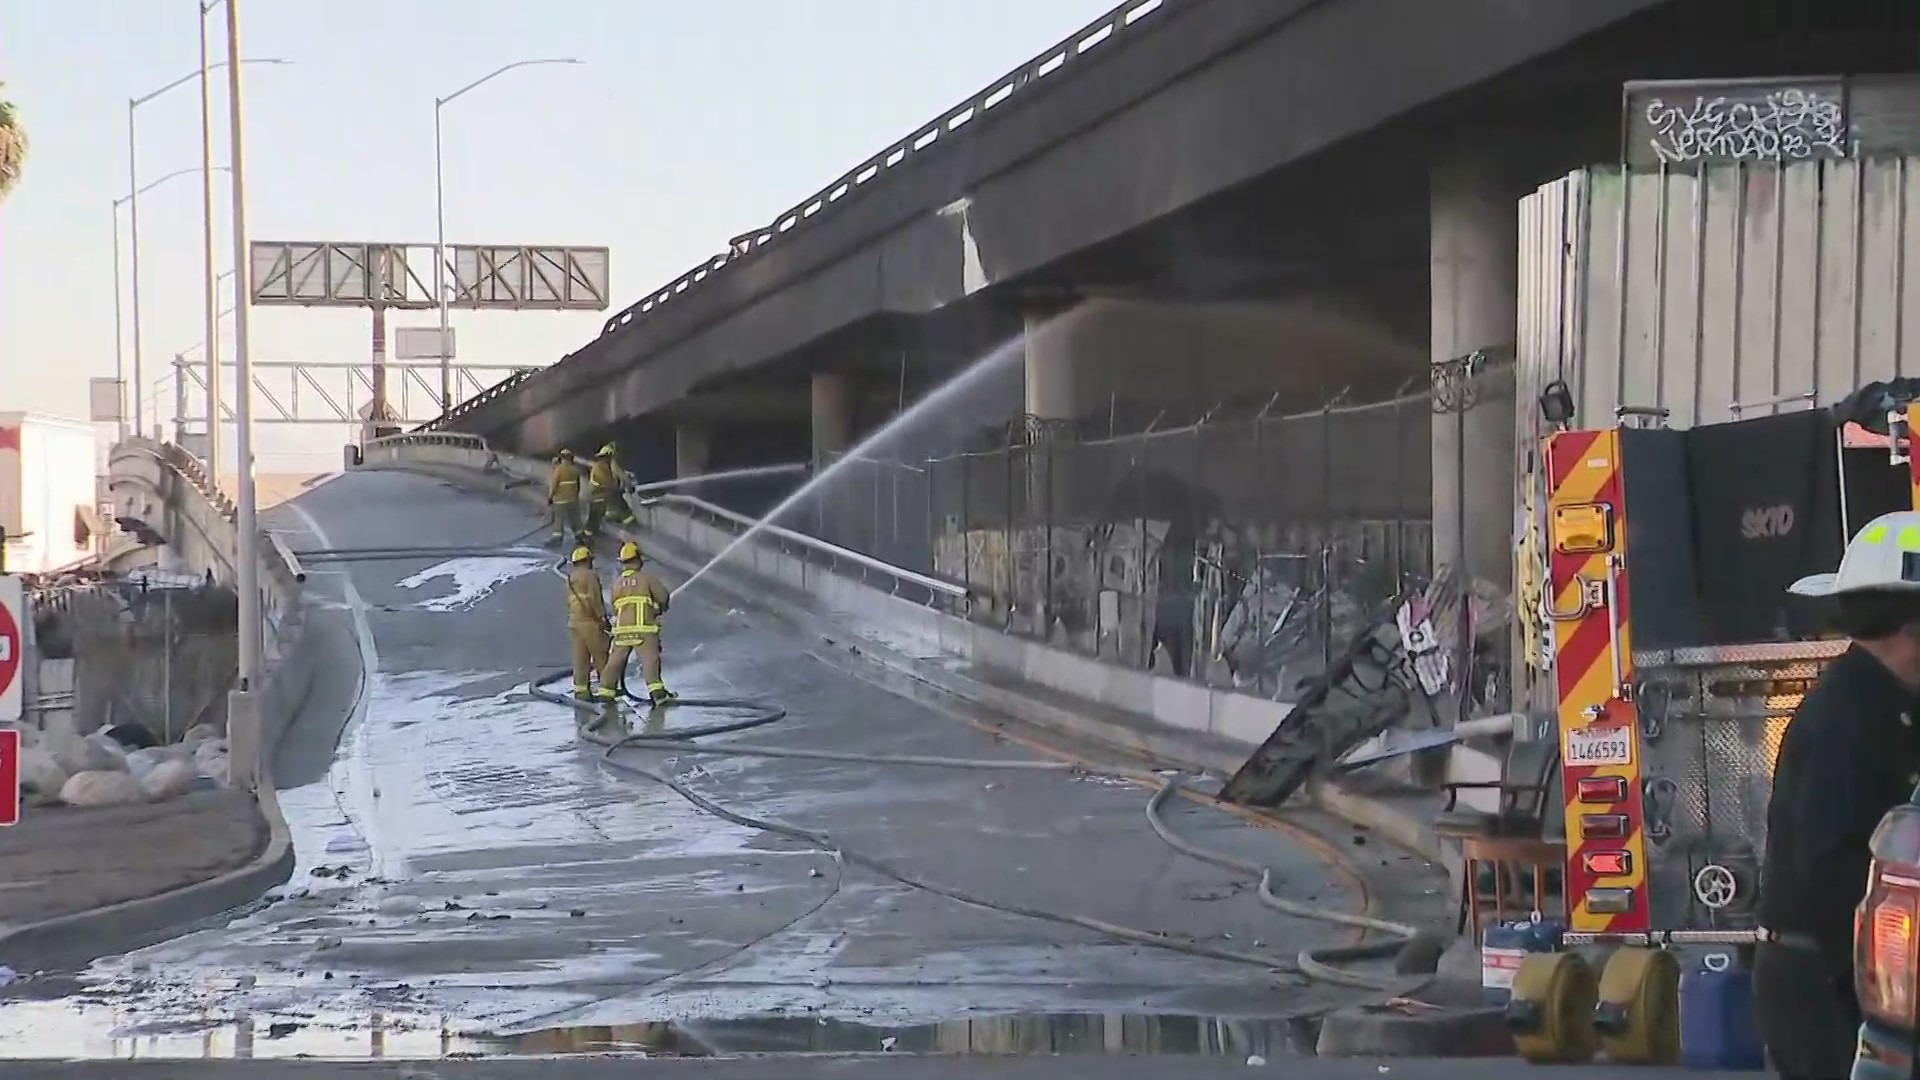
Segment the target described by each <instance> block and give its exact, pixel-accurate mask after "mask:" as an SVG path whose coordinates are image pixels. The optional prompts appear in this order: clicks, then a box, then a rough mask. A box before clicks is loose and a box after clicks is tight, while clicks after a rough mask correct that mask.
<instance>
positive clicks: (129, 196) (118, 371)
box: [113, 165, 231, 439]
mask: <svg viewBox="0 0 1920 1080" xmlns="http://www.w3.org/2000/svg"><path fill="white" fill-rule="evenodd" d="M200 171H201V170H199V169H175V170H174V171H173V172H170V173H168V174H167V175H165V176H163V177H161V178H159V179H158V180H149V181H148V182H147V183H146V184H144V185H142V186H141V187H139V188H137V189H131V190H129V191H128V192H127V193H126V194H125V195H122V196H120V197H119V198H117V199H115V200H113V330H114V333H113V376H114V378H115V379H117V380H119V382H120V412H121V414H122V415H121V417H120V430H119V435H120V438H122V439H125V438H126V437H127V417H126V415H125V413H126V410H127V395H128V387H129V386H131V387H132V395H133V406H134V410H135V416H136V420H137V418H138V416H139V414H140V412H141V411H142V408H143V404H144V401H143V398H142V396H141V390H140V386H141V382H140V372H139V370H138V369H137V367H136V370H135V372H134V378H133V381H132V382H131V383H129V382H128V381H127V367H126V354H125V351H124V341H125V338H126V334H125V331H124V324H123V323H122V322H121V312H120V207H122V206H131V205H132V204H133V203H134V202H135V201H136V200H137V199H138V198H139V196H141V195H145V194H146V193H147V192H149V191H152V190H153V189H154V188H157V187H159V186H160V185H161V184H164V183H166V182H167V181H169V180H172V179H175V178H177V177H181V176H185V175H187V174H188V173H194V172H200ZM230 171H231V170H230V169H228V168H227V167H226V166H225V165H215V166H213V167H212V168H210V169H207V170H206V172H207V173H208V174H209V175H211V174H212V173H216V172H230ZM139 301H140V292H139V284H138V282H137V281H136V283H135V286H134V303H135V305H136V306H135V307H134V309H133V310H134V327H135V329H136V330H137V329H138V328H139V325H140V309H139V307H138V304H139ZM133 433H134V434H135V435H141V436H144V435H146V432H145V431H142V430H141V429H140V427H139V426H138V424H137V422H136V425H135V427H134V429H133Z"/></svg>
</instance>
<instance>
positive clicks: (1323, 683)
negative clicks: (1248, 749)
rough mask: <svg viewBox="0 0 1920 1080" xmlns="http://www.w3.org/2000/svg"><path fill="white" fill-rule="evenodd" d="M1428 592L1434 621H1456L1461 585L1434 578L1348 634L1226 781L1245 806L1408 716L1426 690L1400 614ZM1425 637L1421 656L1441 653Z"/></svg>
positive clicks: (1272, 795)
mask: <svg viewBox="0 0 1920 1080" xmlns="http://www.w3.org/2000/svg"><path fill="white" fill-rule="evenodd" d="M1422 597H1424V598H1425V599H1426V601H1427V603H1428V605H1429V608H1428V610H1429V611H1430V615H1429V616H1428V618H1429V619H1430V620H1431V623H1432V625H1434V626H1443V625H1449V624H1451V623H1453V622H1456V621H1457V620H1456V619H1454V618H1453V617H1452V616H1453V614H1454V613H1456V612H1457V611H1458V604H1459V591H1458V589H1457V588H1454V587H1453V586H1452V585H1450V584H1448V583H1446V582H1435V583H1433V584H1431V585H1429V586H1428V587H1427V588H1426V589H1425V590H1424V591H1423V592H1422V593H1416V594H1413V596H1411V597H1408V596H1401V597H1396V598H1395V599H1394V601H1393V602H1391V603H1389V604H1387V605H1386V606H1385V608H1384V613H1383V614H1381V615H1379V616H1377V617H1376V618H1375V619H1374V620H1373V621H1371V622H1370V623H1369V624H1368V625H1367V626H1366V628H1365V629H1363V630H1361V631H1360V632H1359V633H1357V634H1355V635H1354V636H1353V637H1352V638H1351V639H1349V640H1348V642H1347V643H1346V646H1345V647H1344V648H1343V649H1341V650H1340V651H1339V652H1338V653H1336V654H1335V655H1334V657H1333V661H1332V663H1331V664H1329V665H1328V667H1327V670H1326V671H1325V672H1323V673H1322V674H1320V675H1317V676H1315V677H1313V678H1311V679H1309V680H1307V681H1306V682H1305V683H1304V685H1302V687H1301V690H1300V696H1299V700H1298V701H1297V703H1296V704H1295V705H1294V707H1293V710H1292V711H1291V712H1289V713H1288V714H1287V716H1286V719H1284V720H1282V721H1281V722H1280V726H1278V727H1276V728H1274V729H1273V733H1272V734H1271V735H1268V736H1267V738H1266V740H1265V741H1264V742H1262V743H1261V744H1260V748H1259V749H1258V750H1255V751H1254V752H1253V755H1252V756H1251V757H1249V758H1247V760H1246V762H1245V763H1244V764H1242V765H1241V766H1240V768H1239V769H1238V770H1237V771H1236V772H1235V773H1234V774H1233V778H1232V779H1231V780H1229V781H1228V782H1227V786H1226V788H1225V789H1224V790H1223V792H1222V795H1223V796H1224V797H1225V798H1226V799H1227V801H1229V802H1234V803H1239V804H1241V805H1245V806H1268V807H1272V806H1279V805H1280V804H1282V803H1284V802H1286V801H1287V799H1289V798H1291V797H1292V796H1293V794H1294V793H1295V792H1297V791H1299V790H1300V789H1301V788H1302V787H1304V786H1306V783H1307V781H1309V780H1311V779H1312V778H1313V777H1314V776H1315V775H1317V774H1319V773H1321V772H1323V771H1326V770H1329V769H1332V768H1334V767H1335V766H1336V765H1337V763H1338V762H1339V761H1340V759H1341V758H1343V757H1345V756H1346V755H1347V754H1348V753H1350V752H1351V751H1353V750H1354V749H1355V748H1357V747H1358V746H1360V744H1362V743H1364V742H1366V741H1367V740H1368V739H1371V738H1373V737H1374V736H1376V735H1379V734H1380V733H1381V732H1383V731H1385V730H1387V728H1389V727H1391V726H1392V725H1393V724H1394V722H1396V721H1397V720H1399V719H1400V718H1401V717H1403V716H1405V715H1406V714H1407V712H1408V711H1409V710H1410V709H1411V708H1412V706H1413V703H1414V702H1415V701H1416V700H1425V698H1426V691H1425V690H1424V689H1423V687H1422V681H1421V679H1420V677H1419V675H1417V674H1416V673H1415V671H1414V662H1413V661H1414V657H1413V655H1411V653H1410V652H1409V650H1408V648H1407V643H1406V642H1405V641H1404V640H1403V639H1402V636H1401V631H1400V625H1401V620H1400V615H1401V612H1402V611H1403V610H1405V609H1407V608H1408V607H1409V605H1410V604H1412V603H1413V601H1414V600H1417V599H1421V598H1422ZM1437 647H1438V646H1437V643H1434V642H1426V643H1424V647H1422V648H1420V649H1419V651H1420V652H1421V653H1422V654H1426V653H1431V652H1434V651H1436V649H1437Z"/></svg>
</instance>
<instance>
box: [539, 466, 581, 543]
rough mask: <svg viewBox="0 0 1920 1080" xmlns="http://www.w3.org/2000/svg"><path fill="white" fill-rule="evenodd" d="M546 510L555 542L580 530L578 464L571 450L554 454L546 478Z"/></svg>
mask: <svg viewBox="0 0 1920 1080" xmlns="http://www.w3.org/2000/svg"><path fill="white" fill-rule="evenodd" d="M547 512H548V514H549V515H550V516H551V517H552V518H553V539H554V541H555V542H560V541H564V540H566V538H567V533H568V532H570V531H571V532H578V531H579V530H580V524H581V523H580V466H579V464H578V463H577V462H575V461H574V460H573V451H571V450H562V451H560V453H559V454H557V455H555V456H554V459H553V475H552V476H551V477H549V478H548V480H547Z"/></svg>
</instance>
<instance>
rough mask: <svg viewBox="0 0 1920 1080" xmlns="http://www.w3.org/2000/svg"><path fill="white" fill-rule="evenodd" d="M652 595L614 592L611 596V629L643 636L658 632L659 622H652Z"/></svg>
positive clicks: (616, 631)
mask: <svg viewBox="0 0 1920 1080" xmlns="http://www.w3.org/2000/svg"><path fill="white" fill-rule="evenodd" d="M652 612H653V597H651V596H648V595H647V594H646V593H644V592H641V593H634V594H632V595H619V594H616V595H615V596H614V598H613V630H614V633H616V634H619V633H622V632H623V631H624V632H627V633H632V634H634V635H637V636H641V637H644V636H646V635H647V634H657V633H659V632H660V626H659V624H657V623H655V622H653V620H652V618H651V615H652Z"/></svg>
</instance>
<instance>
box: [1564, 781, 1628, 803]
mask: <svg viewBox="0 0 1920 1080" xmlns="http://www.w3.org/2000/svg"><path fill="white" fill-rule="evenodd" d="M1574 795H1575V797H1576V798H1578V799H1579V800H1580V801H1581V802H1583V803H1589V804H1600V805H1606V806H1611V805H1612V804H1614V803H1619V802H1625V801H1626V800H1627V778H1626V777H1624V776H1589V777H1586V778H1584V779H1582V780H1581V781H1580V782H1579V783H1577V784H1575V785H1574Z"/></svg>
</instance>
